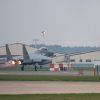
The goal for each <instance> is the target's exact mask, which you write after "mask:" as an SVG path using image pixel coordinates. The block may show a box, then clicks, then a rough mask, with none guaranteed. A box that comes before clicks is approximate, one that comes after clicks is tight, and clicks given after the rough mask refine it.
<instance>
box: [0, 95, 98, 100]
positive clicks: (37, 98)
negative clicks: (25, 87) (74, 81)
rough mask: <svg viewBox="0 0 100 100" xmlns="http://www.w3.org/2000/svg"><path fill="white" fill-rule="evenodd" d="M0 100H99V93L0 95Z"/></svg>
mask: <svg viewBox="0 0 100 100" xmlns="http://www.w3.org/2000/svg"><path fill="white" fill-rule="evenodd" d="M0 100H100V94H27V95H0Z"/></svg>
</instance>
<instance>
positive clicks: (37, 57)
mask: <svg viewBox="0 0 100 100" xmlns="http://www.w3.org/2000/svg"><path fill="white" fill-rule="evenodd" d="M22 47H23V59H19V60H18V61H19V62H20V65H22V67H21V70H22V71H23V70H24V66H25V65H34V68H35V71H37V67H38V66H40V67H41V66H42V65H45V64H49V63H51V62H52V58H50V57H47V56H44V55H42V54H39V53H36V52H35V53H31V54H29V53H28V51H27V49H26V47H25V45H22Z"/></svg>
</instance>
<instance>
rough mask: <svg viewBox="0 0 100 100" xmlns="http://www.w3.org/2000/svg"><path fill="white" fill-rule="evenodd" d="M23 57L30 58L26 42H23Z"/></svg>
mask: <svg viewBox="0 0 100 100" xmlns="http://www.w3.org/2000/svg"><path fill="white" fill-rule="evenodd" d="M23 58H24V60H28V59H30V57H29V54H28V52H27V49H26V47H25V45H24V44H23Z"/></svg>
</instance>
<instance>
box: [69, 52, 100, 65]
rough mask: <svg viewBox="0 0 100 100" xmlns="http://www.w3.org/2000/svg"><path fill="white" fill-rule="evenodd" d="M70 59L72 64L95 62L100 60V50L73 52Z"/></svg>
mask: <svg viewBox="0 0 100 100" xmlns="http://www.w3.org/2000/svg"><path fill="white" fill-rule="evenodd" d="M69 59H70V63H71V64H94V61H95V60H100V50H97V51H90V52H82V53H75V54H71V55H70V58H69Z"/></svg>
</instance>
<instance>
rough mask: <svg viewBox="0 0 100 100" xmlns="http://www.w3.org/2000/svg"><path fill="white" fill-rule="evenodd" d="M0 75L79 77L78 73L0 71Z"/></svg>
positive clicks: (84, 74)
mask: <svg viewBox="0 0 100 100" xmlns="http://www.w3.org/2000/svg"><path fill="white" fill-rule="evenodd" d="M0 75H60V76H61V75H62V76H64V75H65V76H66V75H71V76H79V72H78V71H57V72H52V71H0ZM82 75H83V76H93V72H91V73H89V72H88V73H86V72H84V73H83V74H82Z"/></svg>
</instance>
